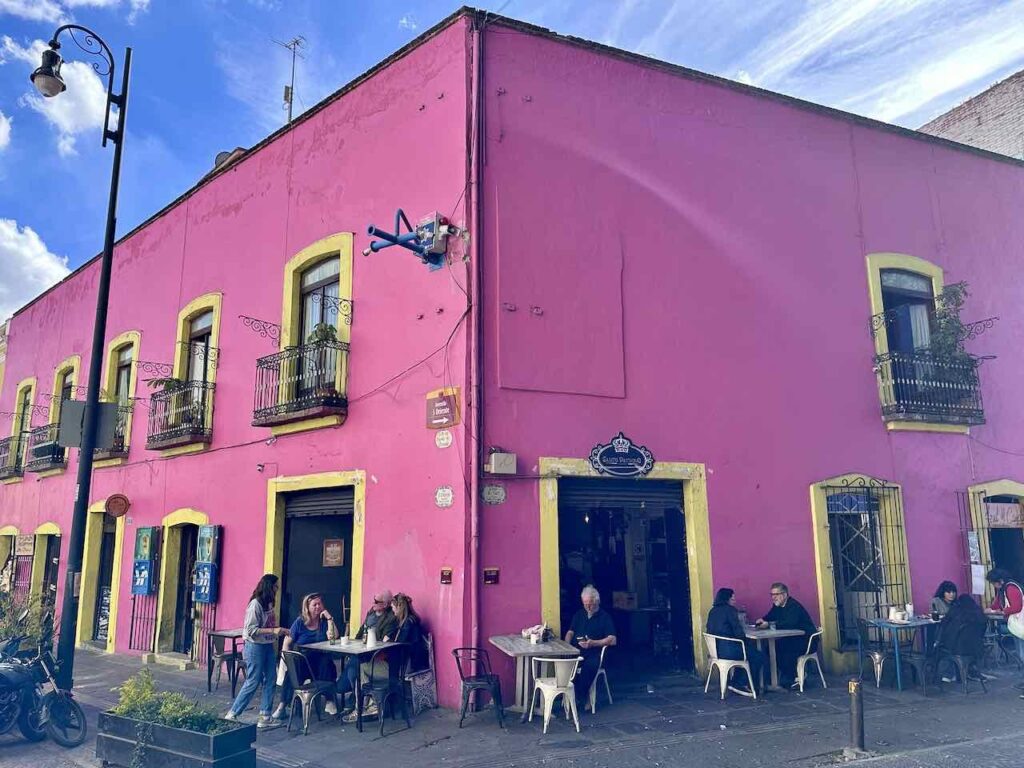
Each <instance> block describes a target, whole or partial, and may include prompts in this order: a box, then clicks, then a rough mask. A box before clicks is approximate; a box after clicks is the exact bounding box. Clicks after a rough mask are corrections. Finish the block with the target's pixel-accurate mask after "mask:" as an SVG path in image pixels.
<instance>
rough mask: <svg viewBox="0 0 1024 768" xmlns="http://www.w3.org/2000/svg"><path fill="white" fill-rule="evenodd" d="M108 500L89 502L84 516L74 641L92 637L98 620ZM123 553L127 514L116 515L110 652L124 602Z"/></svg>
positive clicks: (87, 641) (108, 649) (111, 585)
mask: <svg viewBox="0 0 1024 768" xmlns="http://www.w3.org/2000/svg"><path fill="white" fill-rule="evenodd" d="M105 507H106V499H103V500H101V501H97V502H94V503H93V504H90V505H89V511H88V514H86V516H85V548H84V550H83V551H82V577H81V587H80V590H79V595H78V626H77V628H76V630H75V643H76V644H77V645H83V644H87V643H89V641H90V640H91V639H92V633H93V628H94V624H95V621H96V589H97V586H98V584H97V582H98V581H99V567H100V550H101V547H102V544H103V514H104V511H105ZM123 555H124V516H123V515H122V516H121V517H118V518H115V528H114V564H113V568H112V570H111V574H110V619H109V624H108V626H107V647H106V649H105V650H106V652H107V653H113V652H114V648H115V645H116V643H115V640H116V638H117V609H118V607H119V605H120V602H121V558H122V556H123Z"/></svg>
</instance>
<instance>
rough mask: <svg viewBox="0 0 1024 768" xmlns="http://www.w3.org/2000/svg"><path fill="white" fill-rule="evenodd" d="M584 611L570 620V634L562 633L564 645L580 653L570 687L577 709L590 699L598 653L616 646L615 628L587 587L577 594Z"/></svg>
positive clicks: (598, 662) (596, 593)
mask: <svg viewBox="0 0 1024 768" xmlns="http://www.w3.org/2000/svg"><path fill="white" fill-rule="evenodd" d="M580 598H581V600H582V601H583V608H581V609H580V610H578V611H576V615H575V616H573V617H572V624H571V625H570V626H569V631H568V632H566V633H565V642H567V643H572V644H573V645H575V646H576V647H577V648H579V649H580V655H581V656H583V661H582V663H580V668H579V671H578V672H577V673H576V679H575V680H574V681H573V687H574V689H575V691H576V704H577V708H578V709H581V708H582V707H581V706H580V705H582V704H583V703H585V702H586V701H587V697H588V696H589V695H590V686H591V685H592V684H593V682H594V678H595V677H597V669H598V667H599V666H600V664H601V649H602V648H604V647H606V646H611V645H615V642H616V640H615V625H614V624H613V623H612V617H611V616H609V615H608V612H607V611H603V610H601V595H600V593H598V591H597V590H596V589H594V587H593V586H592V585H590V584H588V585H587V586H585V587H584V588H583V592H582V593H580Z"/></svg>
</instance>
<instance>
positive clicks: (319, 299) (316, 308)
mask: <svg viewBox="0 0 1024 768" xmlns="http://www.w3.org/2000/svg"><path fill="white" fill-rule="evenodd" d="M340 267H341V263H340V261H339V260H338V257H337V256H332V257H330V258H328V259H325V260H324V261H321V262H320V263H319V264H315V265H314V266H312V267H310V268H309V269H307V270H306V271H305V272H303V273H302V281H301V284H300V285H301V288H300V291H301V298H302V323H301V324H300V328H301V331H302V338H301V339H300V340H299V343H300V344H307V343H308V342H309V337H310V334H312V333H313V329H314V328H316V327H317V326H318V325H320V324H321V323H324V324H326V325H332V326H336V325H337V322H338V303H339V300H338V296H339V294H338V273H339V271H340Z"/></svg>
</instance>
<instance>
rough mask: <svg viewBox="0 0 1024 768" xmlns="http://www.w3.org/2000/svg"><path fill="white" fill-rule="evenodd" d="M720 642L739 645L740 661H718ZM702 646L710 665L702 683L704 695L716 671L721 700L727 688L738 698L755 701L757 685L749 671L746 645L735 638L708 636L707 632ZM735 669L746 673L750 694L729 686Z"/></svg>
mask: <svg viewBox="0 0 1024 768" xmlns="http://www.w3.org/2000/svg"><path fill="white" fill-rule="evenodd" d="M719 640H721V641H722V642H725V643H739V644H740V648H741V649H742V653H743V658H742V659H720V658H718V641H719ZM704 644H705V645H706V646H707V649H708V661H710V662H711V664H710V665H709V667H708V679H707V682H706V683H704V693H707V692H708V686H710V685H711V676H712V675H713V674H714V673H715V670H716V669H717V670H718V682H719V686H720V687H721V689H722V698H723V699H724V698H725V691H726V689H727V688H728V689H729V690H730V691H732V692H733V693H738V694H739V695H740V696H750V697H753V698H754V699H757V684H756V683H755V682H754V675H753V674H752V673H751V671H750V662H749V661H748V660H747V644H746V643H745V642H743V641H742V640H740V639H738V638H735V637H721V636H720V635H710V634H708V633H707V632H705V633H704ZM736 669H742V670H743V671H745V672H746V673H747V680H749V681H750V692H749V693H748V692H747V691H741V690H740V689H739V688H733V687H732V686H731V685H729V678H730V677H731V676H732V673H733V672H734V671H735V670H736Z"/></svg>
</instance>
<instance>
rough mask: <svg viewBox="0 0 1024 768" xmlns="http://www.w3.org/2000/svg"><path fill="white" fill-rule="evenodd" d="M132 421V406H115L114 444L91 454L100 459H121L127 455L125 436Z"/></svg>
mask: <svg viewBox="0 0 1024 768" xmlns="http://www.w3.org/2000/svg"><path fill="white" fill-rule="evenodd" d="M131 422H132V406H130V405H120V406H118V408H117V422H116V423H115V424H114V444H113V445H112V446H111V447H110V449H109V450H105V451H101V450H97V451H96V452H95V453H94V454H93V456H94V458H95V459H96V460H97V461H99V460H100V459H121V458H124V457H125V456H127V455H128V444H127V442H126V440H125V436H126V435H127V433H128V425H129V424H131Z"/></svg>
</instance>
